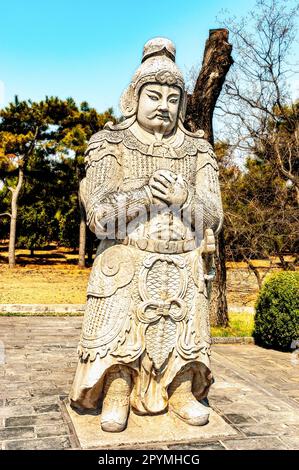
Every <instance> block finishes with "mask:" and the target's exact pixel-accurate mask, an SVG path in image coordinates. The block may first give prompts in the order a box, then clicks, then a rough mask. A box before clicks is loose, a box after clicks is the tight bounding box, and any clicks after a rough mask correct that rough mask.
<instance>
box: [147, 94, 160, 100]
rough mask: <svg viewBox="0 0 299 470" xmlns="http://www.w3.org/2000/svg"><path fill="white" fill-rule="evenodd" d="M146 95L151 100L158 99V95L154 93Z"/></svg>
mask: <svg viewBox="0 0 299 470" xmlns="http://www.w3.org/2000/svg"><path fill="white" fill-rule="evenodd" d="M147 96H148V97H149V98H150V99H151V100H153V101H158V99H159V98H158V96H156V95H147Z"/></svg>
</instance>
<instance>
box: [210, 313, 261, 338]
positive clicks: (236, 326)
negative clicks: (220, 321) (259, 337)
mask: <svg viewBox="0 0 299 470" xmlns="http://www.w3.org/2000/svg"><path fill="white" fill-rule="evenodd" d="M228 318H229V326H228V327H227V328H224V327H221V326H212V327H211V333H212V336H214V337H215V336H221V337H227V336H242V337H244V336H252V333H253V328H254V315H253V314H252V313H236V312H230V313H229V314H228Z"/></svg>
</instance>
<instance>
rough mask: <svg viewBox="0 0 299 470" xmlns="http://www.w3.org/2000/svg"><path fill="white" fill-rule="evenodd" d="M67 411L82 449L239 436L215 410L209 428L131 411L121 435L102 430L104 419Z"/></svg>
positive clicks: (70, 410) (169, 417)
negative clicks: (101, 421)
mask: <svg viewBox="0 0 299 470" xmlns="http://www.w3.org/2000/svg"><path fill="white" fill-rule="evenodd" d="M66 408H67V411H68V414H69V416H70V418H71V421H72V423H73V426H74V430H75V432H76V435H77V438H78V441H79V443H80V446H81V448H82V449H118V448H120V449H121V448H136V447H139V448H142V447H143V446H144V447H149V446H152V447H153V448H155V445H157V446H159V447H161V446H163V444H165V445H167V444H174V443H177V444H180V443H182V444H184V443H188V444H190V443H192V442H199V441H202V440H203V441H206V440H215V439H220V438H221V437H228V436H236V434H237V433H236V431H235V430H234V429H233V428H232V427H231V426H230V425H229V424H228V423H226V422H225V421H224V420H223V419H222V418H221V417H220V416H219V415H218V414H217V413H216V412H215V411H213V410H212V411H211V415H210V421H209V423H208V424H207V425H205V426H190V425H188V424H186V423H184V422H183V421H181V420H180V419H178V418H177V417H176V416H174V415H173V414H171V413H165V414H162V415H157V416H138V415H136V414H135V413H133V412H131V413H130V416H129V421H128V426H127V429H126V430H125V431H123V432H121V433H108V432H104V431H102V430H101V427H100V416H99V414H98V413H94V414H79V413H78V412H77V411H75V410H73V409H72V408H71V407H70V406H69V404H68V403H66Z"/></svg>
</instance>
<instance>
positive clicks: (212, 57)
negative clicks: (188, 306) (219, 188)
mask: <svg viewBox="0 0 299 470" xmlns="http://www.w3.org/2000/svg"><path fill="white" fill-rule="evenodd" d="M231 51H232V46H231V44H229V43H228V30H227V29H212V30H210V35H209V38H208V40H207V41H206V45H205V50H204V56H203V61H202V66H201V69H200V72H199V75H198V78H197V80H196V83H195V87H194V91H193V93H192V94H190V95H189V96H188V106H187V113H186V120H185V125H186V127H187V129H189V130H191V131H192V132H196V131H197V130H199V129H202V130H203V131H204V132H205V138H206V139H207V140H208V141H209V142H210V143H211V144H212V145H213V144H214V132H213V114H214V109H215V106H216V103H217V100H218V97H219V95H220V93H221V90H222V86H223V83H224V81H225V77H226V74H227V73H228V71H229V69H230V67H231V65H232V64H233V59H232V57H231ZM215 258H216V283H215V284H214V286H213V289H212V296H211V322H212V324H214V325H222V326H226V325H227V324H228V312H227V300H226V266H225V248H224V234H223V229H222V230H221V232H220V234H219V235H218V240H217V244H216V256H215Z"/></svg>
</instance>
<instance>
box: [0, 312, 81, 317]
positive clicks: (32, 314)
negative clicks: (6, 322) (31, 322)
mask: <svg viewBox="0 0 299 470" xmlns="http://www.w3.org/2000/svg"><path fill="white" fill-rule="evenodd" d="M0 317H82V318H83V313H80V312H37V313H35V312H13V313H12V312H5V313H0Z"/></svg>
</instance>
